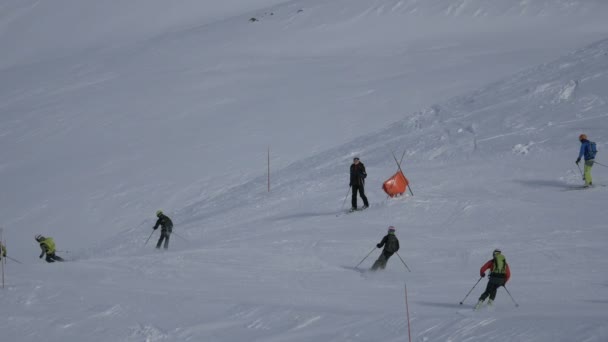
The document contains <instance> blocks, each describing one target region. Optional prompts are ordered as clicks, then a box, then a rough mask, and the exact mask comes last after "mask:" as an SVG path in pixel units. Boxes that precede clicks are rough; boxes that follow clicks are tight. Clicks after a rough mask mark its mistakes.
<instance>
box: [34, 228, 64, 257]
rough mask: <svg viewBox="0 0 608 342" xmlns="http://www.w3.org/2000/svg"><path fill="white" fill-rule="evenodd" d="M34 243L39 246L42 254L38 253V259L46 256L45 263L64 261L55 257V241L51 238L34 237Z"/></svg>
mask: <svg viewBox="0 0 608 342" xmlns="http://www.w3.org/2000/svg"><path fill="white" fill-rule="evenodd" d="M35 238H36V241H38V243H39V244H40V249H41V250H42V253H40V257H39V258H40V259H42V257H43V256H44V255H45V254H46V259H45V260H46V262H55V261H64V260H63V258H61V257H59V256H57V255H55V251H56V249H55V241H53V238H50V237H44V236H42V235H36V237H35Z"/></svg>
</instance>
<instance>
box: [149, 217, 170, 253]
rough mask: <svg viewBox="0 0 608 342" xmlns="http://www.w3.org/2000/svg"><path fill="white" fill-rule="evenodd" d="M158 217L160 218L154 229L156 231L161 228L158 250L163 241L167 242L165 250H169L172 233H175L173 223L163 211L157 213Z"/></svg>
mask: <svg viewBox="0 0 608 342" xmlns="http://www.w3.org/2000/svg"><path fill="white" fill-rule="evenodd" d="M156 217H158V220H156V224H155V225H154V227H153V229H154V230H156V229H158V227H159V226H160V239H158V243H157V244H156V248H160V246H161V245H162V243H163V240H165V246H164V248H165V249H167V248H169V236H170V235H171V232H173V222H172V221H171V219H170V218H169V216H166V215H165V214H163V211H162V210H159V211H157V212H156Z"/></svg>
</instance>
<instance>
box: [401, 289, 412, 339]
mask: <svg viewBox="0 0 608 342" xmlns="http://www.w3.org/2000/svg"><path fill="white" fill-rule="evenodd" d="M403 285H404V288H405V310H406V312H407V336H408V337H409V339H410V342H412V328H411V326H410V306H409V305H408V303H407V284H406V283H405V282H404V283H403Z"/></svg>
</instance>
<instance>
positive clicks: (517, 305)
mask: <svg viewBox="0 0 608 342" xmlns="http://www.w3.org/2000/svg"><path fill="white" fill-rule="evenodd" d="M502 287H504V288H505V291H507V293H508V294H509V297H511V300H512V301H513V304H515V307H516V308H517V307H519V304H517V302H516V301H515V299H514V298H513V296H511V292H509V289H507V287H506V286H505V285H503V286H502Z"/></svg>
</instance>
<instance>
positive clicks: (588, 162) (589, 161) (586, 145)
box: [576, 134, 597, 188]
mask: <svg viewBox="0 0 608 342" xmlns="http://www.w3.org/2000/svg"><path fill="white" fill-rule="evenodd" d="M578 140H579V141H580V142H581V149H580V151H579V153H578V158H576V165H578V163H580V162H581V158H584V159H585V168H584V173H583V180H584V181H585V187H586V188H587V187H590V186H593V180H592V178H591V168H592V167H593V163H594V162H595V154H596V153H597V147H596V145H595V143H594V142H592V141H589V140H588V139H587V135H586V134H581V135H579V136H578Z"/></svg>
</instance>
